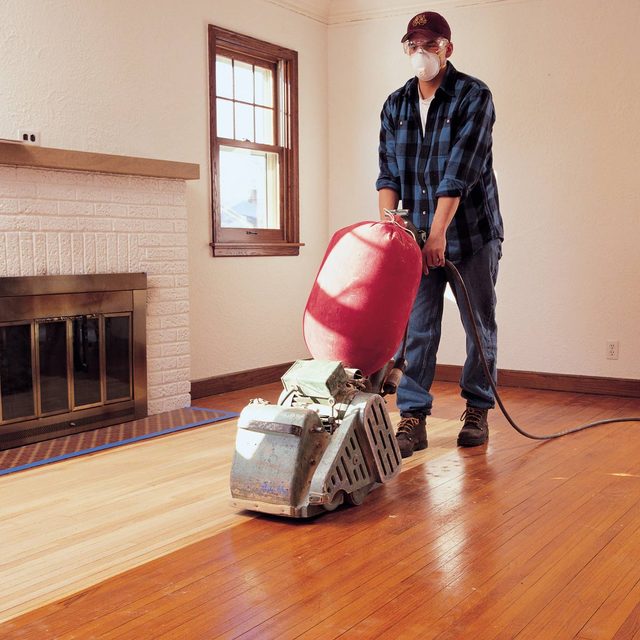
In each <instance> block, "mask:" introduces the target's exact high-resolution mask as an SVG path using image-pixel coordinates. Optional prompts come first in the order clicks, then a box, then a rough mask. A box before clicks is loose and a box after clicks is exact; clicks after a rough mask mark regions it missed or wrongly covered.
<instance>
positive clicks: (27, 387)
mask: <svg viewBox="0 0 640 640" xmlns="http://www.w3.org/2000/svg"><path fill="white" fill-rule="evenodd" d="M0 390H1V393H2V419H3V420H12V419H13V418H22V417H26V416H32V415H33V414H34V413H35V411H34V403H33V376H32V370H31V325H30V324H17V325H13V326H5V327H0Z"/></svg>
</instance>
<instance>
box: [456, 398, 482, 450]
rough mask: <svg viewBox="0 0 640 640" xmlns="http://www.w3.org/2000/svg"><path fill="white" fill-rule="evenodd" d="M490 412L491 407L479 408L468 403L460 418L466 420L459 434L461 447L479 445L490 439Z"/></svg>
mask: <svg viewBox="0 0 640 640" xmlns="http://www.w3.org/2000/svg"><path fill="white" fill-rule="evenodd" d="M488 413H489V409H478V408H477V407H470V406H469V405H467V408H466V410H465V412H464V413H463V414H462V415H461V416H460V420H464V425H463V426H462V429H461V430H460V433H459V434H458V446H459V447H477V446H479V445H481V444H484V443H485V442H486V441H487V440H488V439H489V423H488V421H487V414H488Z"/></svg>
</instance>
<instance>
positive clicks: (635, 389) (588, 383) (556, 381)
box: [191, 362, 640, 400]
mask: <svg viewBox="0 0 640 640" xmlns="http://www.w3.org/2000/svg"><path fill="white" fill-rule="evenodd" d="M292 364H293V362H283V363H282V364H274V365H271V366H269V367H260V368H259V369H246V370H245V371H237V372H235V373H225V374H222V375H219V376H213V377H212V378H202V379H200V380H194V381H193V382H192V383H191V398H192V399H193V400H195V399H196V398H204V397H205V396H213V395H216V394H218V393H226V392H227V391H237V390H238V389H247V388H249V387H256V386H258V385H261V384H269V383H271V382H277V381H278V380H280V378H281V377H282V375H283V374H284V373H285V371H286V370H287V369H288V368H289V367H290V366H291V365H292ZM461 373H462V367H461V366H460V365H452V364H439V365H437V366H436V380H438V381H441V382H458V381H459V380H460V374H461ZM498 384H499V386H501V387H521V388H523V389H544V390H547V391H568V392H570V393H593V394H596V395H604V396H621V397H624V398H640V380H632V379H628V378H599V377H596V376H576V375H570V374H565V373H544V372H536V371H515V370H512V369H499V370H498Z"/></svg>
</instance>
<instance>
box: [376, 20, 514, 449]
mask: <svg viewBox="0 0 640 640" xmlns="http://www.w3.org/2000/svg"><path fill="white" fill-rule="evenodd" d="M401 42H402V44H403V46H404V51H405V53H406V54H407V55H408V57H409V60H410V63H411V67H412V68H413V71H414V73H415V77H413V78H411V80H409V81H408V82H407V83H406V84H405V85H404V86H403V87H402V88H400V89H398V90H397V91H394V92H393V93H392V94H391V95H390V96H389V97H388V98H387V100H386V102H385V104H384V107H383V109H382V113H381V129H380V174H379V177H378V180H377V182H376V188H377V190H378V192H379V205H380V215H381V217H383V218H384V210H385V209H389V210H394V209H397V208H398V204H399V202H400V200H401V201H402V208H403V209H406V210H408V212H409V217H410V219H411V221H412V222H413V224H414V225H415V226H416V227H418V228H419V229H423V230H424V231H426V232H427V240H426V243H425V245H424V248H423V250H422V254H423V267H424V268H423V272H424V274H423V277H422V281H421V283H420V287H419V289H418V295H417V297H416V301H415V304H414V306H413V309H412V312H411V318H410V320H409V332H408V341H407V361H408V366H407V370H406V372H405V375H404V377H403V380H402V382H401V384H400V386H399V388H398V398H397V402H398V408H399V409H400V415H401V420H400V423H399V425H398V429H397V438H398V443H399V445H400V451H401V453H402V456H403V457H409V456H411V455H412V454H413V452H414V451H417V450H419V449H424V448H425V447H426V446H427V432H426V416H427V415H429V414H430V413H431V407H432V403H433V396H432V395H431V393H430V389H431V384H432V382H433V378H434V374H435V367H436V353H437V350H438V345H439V342H440V328H441V322H442V311H443V306H444V292H445V287H446V284H447V276H446V273H445V271H444V269H442V268H441V267H442V266H443V265H444V260H445V257H446V258H448V259H449V260H451V261H452V262H453V263H454V264H455V265H456V267H457V268H458V270H459V271H460V273H461V275H462V277H463V279H464V281H465V282H466V284H467V288H468V289H469V295H470V297H471V302H472V304H473V307H474V317H475V319H476V322H477V324H478V328H479V332H480V335H481V336H482V340H483V342H484V352H485V355H486V357H487V360H488V363H489V368H490V370H491V371H492V373H493V377H494V380H495V377H496V352H497V327H496V322H495V305H496V296H495V283H496V278H497V275H498V260H499V259H500V256H501V246H502V239H503V228H502V218H501V215H500V209H499V205H498V192H497V187H496V180H495V176H494V173H493V163H492V151H491V147H492V138H491V132H492V128H493V123H494V121H495V114H494V109H493V101H492V97H491V92H490V91H489V89H488V87H487V86H486V85H485V84H484V83H483V82H481V81H480V80H477V79H475V78H472V77H471V76H468V75H465V74H463V73H460V72H459V71H457V70H456V69H455V67H454V66H453V65H452V64H451V62H449V61H448V58H449V57H450V56H451V54H452V52H453V44H452V42H451V29H450V27H449V25H448V24H447V21H446V20H445V19H444V18H443V17H442V16H441V15H440V14H438V13H434V12H433V11H425V12H423V13H419V14H418V15H417V16H415V17H414V18H412V19H411V21H410V22H409V26H408V28H407V33H406V34H405V35H404V37H403V38H402V40H401ZM450 286H451V289H452V291H453V293H454V295H455V297H456V300H457V301H458V307H459V310H460V317H461V319H462V323H463V326H464V329H465V332H466V336H467V339H466V346H467V358H466V362H465V364H464V368H463V371H462V376H461V379H460V387H461V389H462V397H463V398H464V399H465V400H466V403H467V406H466V410H465V412H464V413H463V414H462V418H461V420H463V421H464V424H463V426H462V430H461V431H460V433H459V435H458V445H459V446H463V447H473V446H477V445H481V444H484V443H485V442H486V441H487V439H488V437H489V425H488V420H487V413H488V410H489V409H491V408H493V407H494V404H495V403H494V397H493V392H492V390H491V387H490V385H489V383H488V381H487V380H486V377H485V375H484V372H483V369H482V365H481V361H480V357H479V354H478V352H477V349H476V346H475V344H474V342H473V338H472V335H473V334H472V329H471V324H470V322H471V319H470V317H469V314H468V312H467V310H466V309H465V307H464V300H463V299H462V296H461V292H460V291H459V290H458V286H457V285H456V283H455V282H451V283H450Z"/></svg>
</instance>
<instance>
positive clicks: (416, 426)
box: [396, 415, 427, 458]
mask: <svg viewBox="0 0 640 640" xmlns="http://www.w3.org/2000/svg"><path fill="white" fill-rule="evenodd" d="M396 440H397V441H398V446H399V447H400V455H401V456H402V457H403V458H409V457H410V456H412V455H413V452H414V451H421V450H422V449H426V448H427V418H426V416H420V415H416V416H401V418H400V422H398V428H397V430H396Z"/></svg>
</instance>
